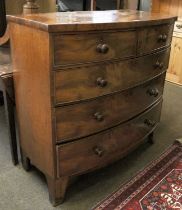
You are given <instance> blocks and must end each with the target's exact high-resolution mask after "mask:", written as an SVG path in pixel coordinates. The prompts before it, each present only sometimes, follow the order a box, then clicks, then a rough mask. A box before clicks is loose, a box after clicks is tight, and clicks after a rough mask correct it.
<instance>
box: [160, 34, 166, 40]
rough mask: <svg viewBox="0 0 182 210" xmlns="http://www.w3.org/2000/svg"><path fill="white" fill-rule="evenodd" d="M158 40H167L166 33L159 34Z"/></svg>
mask: <svg viewBox="0 0 182 210" xmlns="http://www.w3.org/2000/svg"><path fill="white" fill-rule="evenodd" d="M158 40H159V41H162V42H166V41H167V35H166V34H160V35H159V37H158Z"/></svg>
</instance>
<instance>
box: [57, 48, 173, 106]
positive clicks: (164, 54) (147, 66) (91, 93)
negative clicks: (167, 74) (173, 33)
mask: <svg viewBox="0 0 182 210" xmlns="http://www.w3.org/2000/svg"><path fill="white" fill-rule="evenodd" d="M169 53H170V48H169V49H167V50H164V51H161V52H158V53H156V54H153V55H147V56H145V57H141V58H137V59H132V60H131V59H130V60H125V61H120V62H113V63H104V64H99V65H94V66H93V65H92V66H86V67H80V68H71V69H66V70H63V71H62V70H60V71H56V72H54V81H55V91H54V92H55V104H56V105H59V104H64V103H69V102H73V101H79V100H84V99H89V98H95V97H98V96H102V95H106V94H110V93H113V92H117V91H120V90H123V89H127V88H130V87H133V86H136V85H139V84H141V83H143V82H144V81H147V80H149V79H151V78H153V77H155V76H157V75H159V74H161V73H162V72H163V71H165V70H166V69H167V68H168V62H169ZM156 64H158V65H156ZM73 75H74V76H73ZM99 78H101V79H102V80H104V81H106V82H107V84H105V85H104V84H103V87H102V84H100V83H98V79H99Z"/></svg>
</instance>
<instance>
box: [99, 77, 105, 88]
mask: <svg viewBox="0 0 182 210" xmlns="http://www.w3.org/2000/svg"><path fill="white" fill-rule="evenodd" d="M97 85H98V86H100V87H105V86H107V80H105V79H103V78H102V77H99V78H97Z"/></svg>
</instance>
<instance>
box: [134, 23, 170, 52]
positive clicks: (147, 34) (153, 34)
mask: <svg viewBox="0 0 182 210" xmlns="http://www.w3.org/2000/svg"><path fill="white" fill-rule="evenodd" d="M173 29H174V25H173V24H172V25H160V26H155V27H149V28H144V29H141V31H140V32H139V44H138V52H137V54H138V55H142V54H146V53H150V52H152V51H155V50H158V49H160V48H163V47H165V46H168V45H170V43H171V40H172V34H173Z"/></svg>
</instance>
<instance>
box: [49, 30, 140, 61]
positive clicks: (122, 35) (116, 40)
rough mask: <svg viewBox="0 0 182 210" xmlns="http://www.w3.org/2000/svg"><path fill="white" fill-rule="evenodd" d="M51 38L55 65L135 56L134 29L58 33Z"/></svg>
mask: <svg viewBox="0 0 182 210" xmlns="http://www.w3.org/2000/svg"><path fill="white" fill-rule="evenodd" d="M53 40H54V55H55V56H54V63H55V65H71V64H77V63H89V62H98V61H102V60H110V59H114V58H126V57H131V56H136V48H137V33H136V31H135V30H134V31H126V32H125V31H121V32H119V31H118V32H107V33H106V32H105V33H104V32H102V33H95V34H88V33H87V34H85V33H83V34H77V35H61V34H59V35H56V36H54V37H53ZM120 43H122V44H120Z"/></svg>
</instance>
